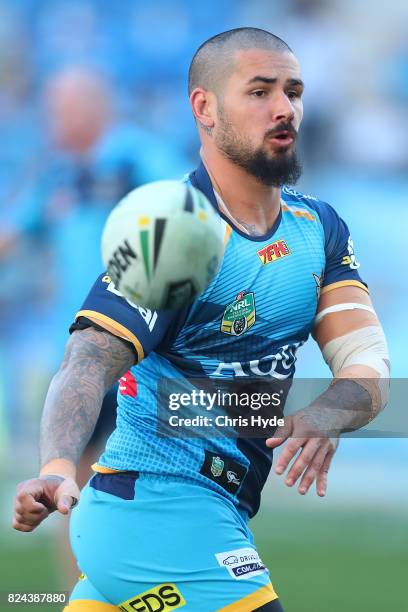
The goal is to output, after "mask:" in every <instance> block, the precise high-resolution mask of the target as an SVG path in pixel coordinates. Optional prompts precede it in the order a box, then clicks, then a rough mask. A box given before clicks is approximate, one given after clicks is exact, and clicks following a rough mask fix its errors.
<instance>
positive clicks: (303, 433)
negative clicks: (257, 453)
mask: <svg viewBox="0 0 408 612" xmlns="http://www.w3.org/2000/svg"><path fill="white" fill-rule="evenodd" d="M317 433H318V429H317V428H316V424H315V423H314V422H313V420H312V418H311V415H310V414H308V413H307V410H302V411H299V412H298V413H296V414H294V415H293V416H289V417H285V425H284V426H283V427H278V429H277V430H276V431H275V434H274V436H273V437H272V438H268V439H267V440H266V445H267V446H268V447H269V448H277V447H278V446H280V445H281V444H283V443H284V442H286V441H287V444H286V446H285V448H284V449H283V451H282V453H281V455H280V456H279V459H278V461H277V463H276V465H275V472H276V474H278V475H281V474H283V473H284V471H285V470H286V469H287V468H288V466H289V463H290V461H291V460H292V459H293V458H294V457H295V455H296V454H297V453H298V451H299V450H300V449H302V450H301V452H300V453H299V454H298V456H297V458H296V460H295V461H294V462H293V463H292V465H291V467H290V469H289V471H288V473H287V475H286V480H285V484H286V485H287V486H288V487H292V486H293V485H294V484H295V483H296V482H297V481H298V480H299V478H300V477H301V476H302V475H303V476H302V478H301V480H300V484H299V486H298V492H299V493H300V494H301V495H305V494H306V493H307V492H308V490H309V488H310V486H311V485H312V484H313V482H314V481H316V492H317V495H319V496H320V497H324V496H325V495H326V491H327V474H328V471H329V468H330V464H331V461H332V458H333V455H334V453H335V452H336V449H337V446H338V444H339V440H338V438H328V437H327V436H325V437H316V434H317ZM311 436H313V437H311Z"/></svg>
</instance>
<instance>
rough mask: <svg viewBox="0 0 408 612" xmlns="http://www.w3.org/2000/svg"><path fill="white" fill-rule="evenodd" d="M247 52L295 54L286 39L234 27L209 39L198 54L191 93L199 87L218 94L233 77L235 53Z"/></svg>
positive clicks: (190, 74) (190, 75)
mask: <svg viewBox="0 0 408 612" xmlns="http://www.w3.org/2000/svg"><path fill="white" fill-rule="evenodd" d="M245 49H269V50H273V51H279V52H281V53H293V51H292V49H291V48H290V47H289V45H288V44H287V43H285V41H284V40H282V39H281V38H279V36H275V34H272V33H271V32H268V31H267V30H261V29H260V28H235V29H234V30H227V31H226V32H221V34H217V35H216V36H213V37H212V38H209V39H208V40H206V41H205V42H204V43H203V44H202V45H201V46H200V47H199V48H198V49H197V51H196V52H195V54H194V56H193V59H192V60H191V64H190V68H189V71H188V94H189V95H190V94H191V92H192V91H193V90H194V89H195V88H196V87H204V88H205V89H208V90H211V91H215V92H216V93H218V92H219V91H220V89H221V87H222V85H223V83H224V82H225V80H226V79H227V78H228V76H229V75H230V74H231V71H232V69H233V65H234V53H235V52H236V51H240V50H245Z"/></svg>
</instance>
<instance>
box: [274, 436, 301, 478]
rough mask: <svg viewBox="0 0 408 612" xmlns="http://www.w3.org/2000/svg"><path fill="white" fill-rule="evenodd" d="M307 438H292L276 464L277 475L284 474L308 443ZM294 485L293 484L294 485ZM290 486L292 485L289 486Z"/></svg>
mask: <svg viewBox="0 0 408 612" xmlns="http://www.w3.org/2000/svg"><path fill="white" fill-rule="evenodd" d="M306 441H307V440H306V438H290V440H289V441H288V443H287V444H286V446H285V448H284V449H283V451H282V452H281V454H280V456H279V458H278V461H277V462H276V466H275V472H276V474H283V472H284V471H285V470H286V468H287V467H288V465H289V463H290V462H291V461H292V459H293V457H294V456H295V455H296V453H297V452H298V451H299V449H300V448H301V447H302V446H303V445H304V444H305V443H306ZM292 484H293V483H292ZM289 486H290V485H289Z"/></svg>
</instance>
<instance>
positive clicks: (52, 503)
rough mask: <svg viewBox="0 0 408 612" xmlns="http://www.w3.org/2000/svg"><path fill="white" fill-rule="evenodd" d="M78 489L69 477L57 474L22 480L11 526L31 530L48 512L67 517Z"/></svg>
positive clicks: (18, 486)
mask: <svg viewBox="0 0 408 612" xmlns="http://www.w3.org/2000/svg"><path fill="white" fill-rule="evenodd" d="M79 495H80V493H79V488H78V485H77V484H76V482H75V480H74V479H73V478H63V477H62V476H57V475H55V476H54V475H51V474H50V475H47V476H41V477H40V478H33V479H31V480H25V481H24V482H21V483H20V484H19V485H17V494H16V499H15V503H14V517H13V527H14V529H17V530H18V531H33V529H35V528H36V527H37V526H38V525H39V524H40V523H41V522H42V521H43V520H44V519H45V518H47V516H48V515H49V514H51V512H54V511H55V510H58V512H60V513H61V514H65V515H68V514H69V513H70V511H71V509H72V508H73V507H74V506H76V504H77V503H78V500H79Z"/></svg>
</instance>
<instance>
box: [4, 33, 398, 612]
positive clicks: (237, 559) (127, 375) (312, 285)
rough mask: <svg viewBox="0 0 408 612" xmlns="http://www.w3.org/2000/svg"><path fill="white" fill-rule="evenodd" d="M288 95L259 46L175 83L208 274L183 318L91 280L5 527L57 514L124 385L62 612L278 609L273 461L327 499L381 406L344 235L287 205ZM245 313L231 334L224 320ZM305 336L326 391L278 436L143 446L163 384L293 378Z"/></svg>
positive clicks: (314, 207) (382, 351) (376, 346)
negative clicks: (267, 493) (216, 266)
mask: <svg viewBox="0 0 408 612" xmlns="http://www.w3.org/2000/svg"><path fill="white" fill-rule="evenodd" d="M302 92H303V82H302V80H301V76H300V68H299V63H298V61H297V59H296V57H295V55H294V54H293V52H292V51H291V49H290V48H289V47H288V45H287V44H286V43H285V42H284V41H282V40H281V39H279V38H278V37H276V36H274V35H273V34H271V33H269V32H266V31H263V30H260V29H255V28H240V29H236V30H231V31H228V32H224V33H222V34H219V35H217V36H215V37H213V38H211V39H210V40H208V41H206V42H205V43H204V44H203V45H202V46H201V47H200V48H199V49H198V51H197V52H196V54H195V55H194V58H193V60H192V63H191V66H190V71H189V94H190V101H191V107H192V110H193V113H194V117H195V120H196V123H197V126H198V131H199V135H200V139H201V144H202V147H201V158H202V163H201V164H200V166H199V167H198V169H196V170H195V171H194V172H192V173H191V174H190V175H189V177H188V179H186V182H187V185H189V184H191V185H193V186H194V187H196V188H198V189H200V190H201V191H202V192H203V193H204V194H205V195H206V196H207V197H208V198H209V200H210V201H211V202H212V204H213V206H214V207H215V208H216V209H217V210H218V211H219V215H220V223H223V224H224V226H225V234H226V241H227V242H226V250H225V255H224V260H223V265H222V267H221V270H220V271H219V273H218V275H217V277H216V278H215V279H214V281H213V282H212V283H211V285H210V286H209V287H208V289H207V290H206V291H205V292H204V293H203V294H202V295H200V296H199V297H198V299H196V300H195V301H194V302H193V303H192V304H191V305H190V306H189V307H186V308H184V309H182V310H178V311H161V312H158V313H153V312H150V311H148V310H146V309H141V308H139V307H137V306H136V305H135V304H132V303H130V302H128V301H127V300H125V299H124V298H123V297H122V296H121V295H120V294H118V292H117V291H116V289H115V286H114V284H113V282H112V280H111V278H109V277H108V276H106V275H101V276H100V278H99V279H98V280H97V281H96V283H95V285H94V287H93V288H92V289H91V291H90V294H89V296H88V297H87V299H86V300H85V303H84V304H83V306H82V308H81V309H80V311H79V312H78V313H77V316H76V319H75V322H74V323H73V325H72V327H71V332H72V335H71V337H70V339H69V341H68V344H67V348H66V352H65V357H64V360H63V363H62V365H61V367H60V370H59V372H58V373H57V374H56V376H55V377H54V379H53V381H52V383H51V386H50V389H49V393H48V396H47V399H46V404H45V408H44V413H43V417H42V426H41V440H40V450H41V466H42V467H41V470H40V475H39V477H38V478H34V479H32V480H28V481H25V482H23V483H21V484H20V485H19V486H18V491H17V497H16V504H15V516H14V522H13V526H14V528H15V529H18V530H20V531H32V530H33V529H34V528H35V527H36V526H37V525H38V524H39V523H40V522H41V521H42V520H43V519H44V518H46V517H47V516H48V515H49V514H50V513H51V512H53V511H54V510H58V511H59V512H61V513H62V514H66V515H68V514H70V512H71V509H72V508H73V507H74V506H75V505H76V503H77V500H78V499H79V489H78V487H77V485H76V482H75V475H76V464H77V461H78V458H79V457H80V455H81V451H82V449H83V448H84V446H85V444H86V442H87V440H88V438H89V437H90V435H91V433H92V431H93V428H94V425H95V423H96V420H97V418H98V413H99V410H100V405H101V402H102V398H103V396H104V393H105V392H106V391H107V390H108V389H109V388H110V387H111V385H112V384H113V383H114V382H115V381H117V380H118V379H121V383H120V391H119V394H118V402H119V406H118V418H117V424H116V429H115V431H114V432H113V434H112V435H111V437H110V438H109V440H108V442H107V445H106V449H105V451H104V452H103V454H102V456H101V457H100V459H99V461H98V463H97V464H96V465H95V466H94V471H95V474H94V476H93V477H92V478H91V480H90V482H89V484H88V485H87V486H86V487H85V488H84V490H83V491H82V493H81V501H80V503H79V505H78V507H77V508H75V509H74V510H73V512H72V516H71V544H72V547H73V550H74V553H75V555H76V558H77V560H78V565H79V567H80V569H81V571H82V572H83V573H84V575H83V577H82V578H83V579H82V580H80V581H79V582H78V584H77V586H76V587H75V588H74V591H73V593H72V595H71V599H70V603H69V605H68V607H67V608H66V609H67V610H68V611H69V612H74V611H80V610H84V611H87V612H89V611H94V610H95V611H101V612H103V611H105V610H106V611H108V610H113V609H118V608H119V609H121V610H138V611H140V612H145V611H147V612H148V611H152V610H153V611H154V610H160V611H162V610H166V611H167V610H176V609H178V608H184V609H185V610H191V611H193V612H213V611H214V610H222V611H224V612H225V611H231V612H232V611H244V612H245V611H248V612H249V611H253V610H258V611H264V612H266V611H268V612H278V611H280V610H282V606H281V603H280V601H279V599H278V596H277V594H276V592H275V590H274V587H273V586H272V582H271V578H270V576H269V572H268V570H267V569H266V568H265V567H264V565H263V563H262V561H261V559H260V558H259V556H258V553H257V551H256V548H255V544H254V541H253V537H252V535H251V532H250V530H249V528H248V519H249V518H251V517H252V516H254V514H255V513H256V512H257V510H258V507H259V502H260V493H261V489H262V487H263V485H264V483H265V481H266V478H267V476H268V473H269V471H270V468H271V463H272V453H273V449H274V448H275V447H277V446H279V445H280V444H284V443H285V442H286V444H284V448H283V451H282V453H281V454H280V456H279V459H278V461H277V463H276V466H275V471H276V473H277V474H283V473H286V476H285V478H286V480H285V482H286V484H287V485H288V486H293V485H294V484H295V483H298V491H299V493H301V494H304V493H306V491H307V490H308V489H309V488H310V487H311V485H312V484H313V483H315V485H316V490H317V494H318V495H319V496H324V495H325V493H326V480H327V473H328V470H329V466H330V462H331V459H332V457H333V454H334V453H335V450H336V447H337V439H338V435H336V434H339V433H340V432H342V431H345V430H350V429H356V428H358V427H361V426H362V425H364V424H366V423H367V422H369V421H370V420H371V419H372V418H374V416H375V415H376V414H377V413H378V412H379V411H380V410H381V409H382V408H383V407H384V405H385V403H386V399H387V398H386V394H387V378H388V367H389V363H388V354H387V347H386V342H385V339H384V335H383V333H382V330H381V327H380V323H379V321H378V319H377V317H376V314H375V312H374V310H373V307H372V304H371V301H370V297H369V295H368V292H367V287H366V285H365V284H364V283H363V281H362V280H361V278H360V276H359V274H358V264H357V261H356V258H355V254H354V250H353V243H352V240H351V238H350V235H349V231H348V229H347V225H346V224H345V222H344V221H343V220H342V219H341V218H340V217H339V216H338V214H337V213H336V212H335V210H334V209H333V208H331V206H329V205H328V204H326V203H323V202H321V201H319V200H317V199H316V198H314V197H311V196H306V195H302V194H300V193H298V192H296V191H295V190H294V189H293V188H292V187H290V186H288V185H290V184H294V183H295V181H296V180H297V179H298V177H299V175H300V165H299V162H298V160H297V156H296V138H297V134H298V130H299V126H300V123H301V119H302V113H303V108H302ZM191 200H192V198H191V197H187V198H186V207H187V208H188V207H191V205H192V204H191ZM175 248H176V245H175ZM243 296H246V301H245V304H246V315H245V322H244V323H242V320H241V321H239V320H238V319H235V318H234V316H233V315H231V312H232V311H233V309H231V308H230V306H231V305H233V304H234V303H235V301H236V300H237V299H242V298H243ZM310 333H313V334H314V337H315V339H316V340H317V342H318V344H319V346H320V348H321V351H322V354H323V357H324V359H325V361H326V362H327V363H328V365H329V366H330V368H331V370H332V373H333V383H332V384H331V385H330V387H329V389H328V390H327V392H326V393H324V394H323V395H322V396H320V397H319V398H318V399H317V400H315V401H314V402H313V403H312V404H311V405H310V406H307V407H305V408H304V409H302V410H301V411H299V412H297V413H296V414H295V415H293V416H292V417H290V418H287V419H285V425H284V426H283V427H280V428H279V429H278V430H277V431H276V432H275V435H274V436H271V437H270V438H269V439H268V440H265V438H263V439H259V438H245V437H239V438H223V437H212V438H207V439H206V438H197V439H195V438H194V439H193V438H191V439H188V438H180V437H173V438H171V437H159V436H158V435H157V432H156V426H157V405H156V397H157V379H158V377H159V376H161V377H163V376H165V377H168V378H172V377H173V378H176V377H178V378H180V375H181V376H183V377H197V376H201V377H208V378H213V377H218V378H221V379H222V378H225V379H234V380H235V379H237V380H238V379H241V378H244V377H249V376H251V377H252V378H256V379H257V380H259V382H260V384H261V382H263V381H265V380H266V379H274V378H278V379H279V380H284V379H291V378H292V377H293V374H294V371H295V360H296V351H297V349H298V348H299V347H300V346H301V345H302V344H303V343H304V342H305V341H306V340H307V338H308V336H309V334H310ZM342 408H346V410H343V409H342ZM327 431H329V432H330V433H333V435H332V436H331V437H329V435H327ZM320 432H321V433H320ZM231 474H232V476H231Z"/></svg>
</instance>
